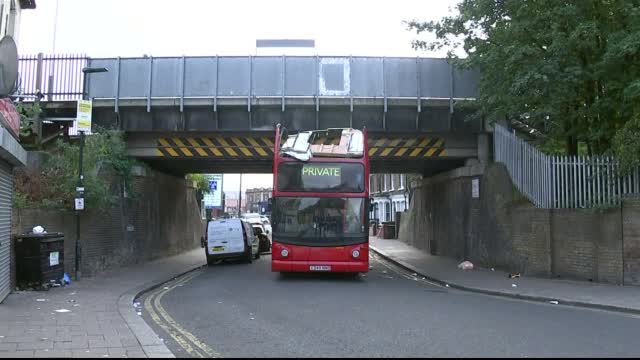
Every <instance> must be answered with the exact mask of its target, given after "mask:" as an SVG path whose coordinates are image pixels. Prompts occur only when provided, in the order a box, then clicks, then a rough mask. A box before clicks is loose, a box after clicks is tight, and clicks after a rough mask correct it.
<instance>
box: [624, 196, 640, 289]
mask: <svg viewBox="0 0 640 360" xmlns="http://www.w3.org/2000/svg"><path fill="white" fill-rule="evenodd" d="M622 224H623V230H622V238H623V239H624V240H623V242H624V249H623V262H624V283H625V284H631V285H640V200H638V199H636V200H629V201H624V202H623V205H622Z"/></svg>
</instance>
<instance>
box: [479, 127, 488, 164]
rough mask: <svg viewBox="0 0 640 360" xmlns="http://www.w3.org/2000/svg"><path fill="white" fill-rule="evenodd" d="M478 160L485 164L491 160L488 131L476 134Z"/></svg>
mask: <svg viewBox="0 0 640 360" xmlns="http://www.w3.org/2000/svg"><path fill="white" fill-rule="evenodd" d="M478 161H479V162H480V163H481V164H485V165H488V164H489V162H490V161H491V144H490V142H489V134H488V133H482V134H478Z"/></svg>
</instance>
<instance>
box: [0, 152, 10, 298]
mask: <svg viewBox="0 0 640 360" xmlns="http://www.w3.org/2000/svg"><path fill="white" fill-rule="evenodd" d="M12 195H13V169H12V167H11V165H9V164H7V163H6V162H5V161H3V160H0V302H2V301H4V299H5V298H6V297H7V295H9V293H10V292H11V278H10V277H11V274H10V271H11V269H10V265H9V261H10V256H11V254H10V245H11V244H10V242H11V208H12V198H13V196H12Z"/></svg>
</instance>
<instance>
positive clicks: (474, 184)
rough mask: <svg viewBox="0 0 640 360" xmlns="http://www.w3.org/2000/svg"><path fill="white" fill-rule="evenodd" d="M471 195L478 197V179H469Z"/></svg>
mask: <svg viewBox="0 0 640 360" xmlns="http://www.w3.org/2000/svg"><path fill="white" fill-rule="evenodd" d="M471 197H472V198H474V199H479V198H480V179H471Z"/></svg>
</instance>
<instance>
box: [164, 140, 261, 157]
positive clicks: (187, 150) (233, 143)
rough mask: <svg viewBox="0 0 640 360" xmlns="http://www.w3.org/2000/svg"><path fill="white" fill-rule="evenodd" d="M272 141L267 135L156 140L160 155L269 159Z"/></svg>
mask: <svg viewBox="0 0 640 360" xmlns="http://www.w3.org/2000/svg"><path fill="white" fill-rule="evenodd" d="M273 146H274V145H273V141H272V140H271V139H270V138H269V137H267V136H259V137H258V136H254V137H240V136H222V135H215V136H209V137H201V136H199V137H164V138H159V139H158V142H157V150H156V153H157V155H158V156H162V157H175V158H177V157H187V158H204V157H207V158H211V157H213V158H221V159H222V158H225V159H247V158H252V159H255V158H257V159H271V158H273Z"/></svg>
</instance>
